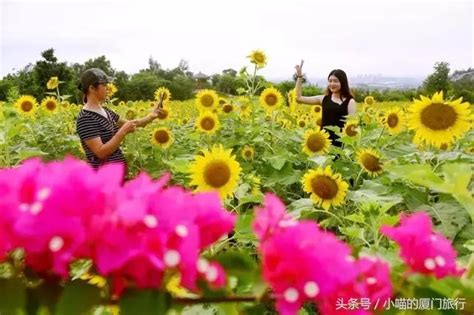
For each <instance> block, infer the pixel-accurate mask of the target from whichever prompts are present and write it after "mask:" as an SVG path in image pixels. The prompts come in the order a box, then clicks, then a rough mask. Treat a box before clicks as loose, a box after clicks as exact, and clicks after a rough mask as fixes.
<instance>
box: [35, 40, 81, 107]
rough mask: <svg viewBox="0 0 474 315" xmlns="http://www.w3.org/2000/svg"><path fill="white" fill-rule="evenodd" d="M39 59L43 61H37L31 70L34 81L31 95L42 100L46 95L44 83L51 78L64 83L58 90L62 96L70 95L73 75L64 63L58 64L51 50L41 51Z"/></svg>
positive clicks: (72, 87)
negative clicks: (56, 78)
mask: <svg viewBox="0 0 474 315" xmlns="http://www.w3.org/2000/svg"><path fill="white" fill-rule="evenodd" d="M41 57H43V59H42V60H39V61H37V62H36V64H35V65H34V67H33V69H32V72H33V76H34V81H35V82H34V87H32V91H31V92H32V94H33V95H35V96H37V97H38V98H39V99H42V98H43V97H44V96H45V95H46V94H45V92H46V91H47V90H46V83H47V82H48V81H49V79H50V78H51V77H58V79H59V81H64V82H66V84H62V85H60V86H59V90H60V93H61V94H62V95H64V94H70V93H71V91H72V90H73V89H74V83H73V82H74V74H73V72H72V70H71V68H70V67H69V66H68V65H67V63H66V62H58V58H56V56H55V55H54V49H53V48H50V49H47V50H45V51H43V52H42V53H41Z"/></svg>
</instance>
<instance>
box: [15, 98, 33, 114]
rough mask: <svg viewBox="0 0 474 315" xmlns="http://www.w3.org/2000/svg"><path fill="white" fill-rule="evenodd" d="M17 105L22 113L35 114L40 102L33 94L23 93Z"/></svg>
mask: <svg viewBox="0 0 474 315" xmlns="http://www.w3.org/2000/svg"><path fill="white" fill-rule="evenodd" d="M15 107H16V109H17V111H18V112H19V113H20V114H22V115H24V116H33V115H34V113H35V112H36V109H37V108H38V102H37V101H36V99H35V98H34V97H33V96H31V95H23V96H22V97H20V98H19V99H18V100H17V101H16V103H15Z"/></svg>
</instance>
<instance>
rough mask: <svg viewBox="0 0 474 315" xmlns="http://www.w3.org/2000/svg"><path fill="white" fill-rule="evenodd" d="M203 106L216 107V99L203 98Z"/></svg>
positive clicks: (210, 97) (209, 96)
mask: <svg viewBox="0 0 474 315" xmlns="http://www.w3.org/2000/svg"><path fill="white" fill-rule="evenodd" d="M201 104H202V106H204V107H212V105H214V98H213V97H212V96H211V95H207V94H206V95H204V96H203V97H201Z"/></svg>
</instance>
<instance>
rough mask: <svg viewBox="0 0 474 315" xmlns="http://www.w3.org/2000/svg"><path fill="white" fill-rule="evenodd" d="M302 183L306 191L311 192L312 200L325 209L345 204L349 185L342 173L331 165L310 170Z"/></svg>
mask: <svg viewBox="0 0 474 315" xmlns="http://www.w3.org/2000/svg"><path fill="white" fill-rule="evenodd" d="M302 183H303V189H304V191H305V192H307V193H310V194H311V200H313V202H314V203H316V204H317V205H319V206H322V207H323V208H324V209H325V210H328V209H329V207H331V206H339V205H341V204H343V203H344V199H345V197H346V193H347V189H348V187H349V185H348V184H347V183H346V182H345V181H343V180H342V178H341V174H338V173H333V172H332V170H331V167H330V166H327V167H326V168H325V169H323V168H322V167H318V169H316V170H310V171H308V172H307V173H306V174H305V175H304V176H303V179H302Z"/></svg>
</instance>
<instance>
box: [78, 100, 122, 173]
mask: <svg viewBox="0 0 474 315" xmlns="http://www.w3.org/2000/svg"><path fill="white" fill-rule="evenodd" d="M104 109H105V113H106V114H107V118H106V117H104V116H102V115H101V114H99V113H96V112H93V111H90V110H87V109H82V110H81V111H80V113H79V115H78V117H77V121H76V130H77V133H78V134H79V138H80V139H81V144H82V147H83V148H84V151H85V152H86V157H87V162H88V163H89V164H90V165H92V167H94V168H98V167H99V166H101V165H104V164H108V163H117V162H120V163H123V164H124V166H125V167H126V166H127V162H126V161H125V157H124V155H123V153H122V150H120V148H118V149H117V150H115V152H114V153H112V154H111V155H110V156H109V157H108V158H107V159H105V160H101V159H99V158H98V157H97V156H95V155H94V153H92V151H91V150H90V149H89V147H88V146H87V145H86V143H85V141H86V140H89V139H93V138H96V137H100V140H102V143H106V142H108V141H109V140H110V139H112V137H113V136H114V135H115V134H116V133H117V131H118V130H119V127H118V124H117V122H118V121H119V119H120V116H119V115H118V114H117V113H115V112H114V111H112V110H110V109H108V108H105V107H104Z"/></svg>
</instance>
